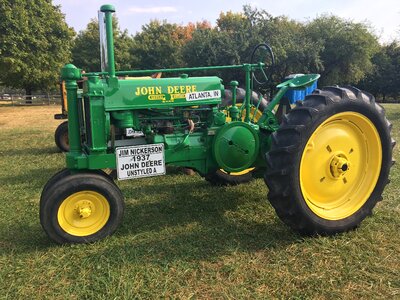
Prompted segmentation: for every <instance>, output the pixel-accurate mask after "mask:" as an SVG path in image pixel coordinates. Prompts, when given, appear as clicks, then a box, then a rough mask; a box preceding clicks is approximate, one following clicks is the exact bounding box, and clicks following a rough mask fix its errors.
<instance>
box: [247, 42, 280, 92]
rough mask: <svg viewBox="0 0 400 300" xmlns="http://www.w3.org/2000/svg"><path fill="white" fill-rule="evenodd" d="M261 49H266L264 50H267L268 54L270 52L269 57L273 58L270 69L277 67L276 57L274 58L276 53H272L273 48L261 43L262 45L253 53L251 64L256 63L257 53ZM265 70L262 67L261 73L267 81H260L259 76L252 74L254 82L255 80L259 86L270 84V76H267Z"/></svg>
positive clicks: (255, 48) (256, 47)
mask: <svg viewBox="0 0 400 300" xmlns="http://www.w3.org/2000/svg"><path fill="white" fill-rule="evenodd" d="M260 48H264V49H266V50H267V52H268V54H269V56H270V58H271V66H270V67H271V68H273V67H274V65H275V56H274V52H272V48H271V47H270V46H269V45H268V44H267V43H261V44H258V45H257V46H255V47H254V49H253V52H252V53H251V58H250V63H251V64H253V63H254V57H255V54H256V53H257V51H258V50H259V49H260ZM264 68H265V67H264ZM264 68H263V67H260V71H261V73H262V75H263V76H264V78H265V81H260V80H258V78H257V76H256V75H255V73H254V72H253V74H252V78H253V80H254V81H255V82H257V84H259V85H264V84H266V83H267V82H268V76H267V74H266V73H265V70H264Z"/></svg>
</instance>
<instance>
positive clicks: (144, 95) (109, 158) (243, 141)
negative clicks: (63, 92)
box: [61, 5, 316, 175]
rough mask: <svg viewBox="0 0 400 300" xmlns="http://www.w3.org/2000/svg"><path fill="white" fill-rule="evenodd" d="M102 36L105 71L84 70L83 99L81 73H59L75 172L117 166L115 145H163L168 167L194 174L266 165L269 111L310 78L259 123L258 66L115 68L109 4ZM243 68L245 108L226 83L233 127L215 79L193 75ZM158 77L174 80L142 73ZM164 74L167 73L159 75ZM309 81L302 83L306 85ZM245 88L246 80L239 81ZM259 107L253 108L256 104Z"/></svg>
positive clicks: (271, 126)
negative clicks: (135, 133)
mask: <svg viewBox="0 0 400 300" xmlns="http://www.w3.org/2000/svg"><path fill="white" fill-rule="evenodd" d="M101 11H102V12H103V13H104V14H105V22H106V35H107V55H108V56H107V58H108V69H107V72H98V73H86V74H85V77H87V80H85V81H84V86H83V91H82V95H80V96H79V97H78V92H77V84H76V81H77V80H79V79H81V77H82V74H81V70H80V69H77V68H76V67H75V66H73V65H71V64H67V65H65V67H64V68H63V69H62V70H61V77H62V78H63V80H65V81H66V87H67V94H68V109H69V112H68V120H69V140H70V147H71V151H70V152H69V153H68V154H67V157H66V163H67V167H68V168H70V169H72V170H73V171H74V172H78V171H81V170H85V169H104V168H116V157H115V148H116V145H117V144H118V145H122V146H124V145H125V146H129V145H132V143H133V144H135V145H143V144H157V143H163V144H164V149H165V150H164V151H165V153H164V154H165V162H166V163H167V164H174V165H176V166H184V167H189V168H193V169H196V170H197V171H198V172H199V173H200V174H202V175H205V174H207V173H209V172H212V171H215V170H217V169H220V168H222V169H224V170H226V171H227V172H240V171H242V170H244V169H247V168H249V167H265V161H264V158H263V154H264V153H266V152H267V151H268V150H269V148H270V144H271V140H270V134H271V133H272V132H274V131H275V130H277V129H278V127H279V124H278V122H277V120H276V118H275V116H274V114H273V113H272V110H273V109H274V108H275V106H276V105H278V104H279V102H280V100H281V98H282V96H283V94H284V93H285V91H286V90H288V89H290V88H295V87H298V85H300V84H305V82H306V81H307V80H308V81H310V80H312V79H313V80H316V79H314V77H313V78H311V77H310V78H307V80H306V79H302V78H300V79H297V81H296V82H291V83H293V84H294V85H296V84H297V86H295V87H292V86H291V84H290V83H289V84H285V85H282V86H281V87H280V88H281V89H280V91H279V92H278V93H277V95H276V96H275V97H274V99H273V100H272V101H271V103H270V104H269V105H268V108H267V110H265V111H264V114H263V115H262V117H261V118H260V120H258V121H257V124H255V123H254V122H255V121H254V115H253V116H251V115H250V111H251V108H252V103H250V99H251V98H250V96H251V93H252V87H251V77H252V74H253V72H254V71H255V70H259V69H262V68H263V67H264V64H263V63H257V64H242V65H228V66H207V67H197V68H172V69H156V70H130V71H117V72H116V71H115V63H114V45H113V37H112V13H113V12H114V11H115V9H114V7H113V6H112V5H103V6H102V7H101ZM222 69H235V70H237V69H240V70H242V71H243V72H244V75H245V76H244V77H245V82H244V86H245V90H246V96H245V101H244V104H243V106H242V109H245V110H246V114H245V116H244V121H242V120H241V118H240V115H241V114H240V113H241V111H240V110H239V108H238V107H237V106H236V88H237V86H238V85H239V83H238V82H237V81H233V82H231V86H232V90H233V99H232V104H233V105H232V106H231V107H230V109H229V116H230V117H231V120H232V121H231V122H229V123H227V122H226V120H227V116H226V111H225V110H224V109H225V108H224V107H222V105H221V100H222V97H223V95H224V91H225V87H224V86H223V84H222V81H221V79H220V78H218V77H216V76H205V77H191V76H190V74H191V73H192V72H195V71H212V70H222ZM157 72H162V73H163V74H169V73H178V74H179V73H180V74H181V75H180V76H179V77H172V78H159V79H153V78H150V77H139V78H133V79H132V78H126V79H124V78H121V76H146V75H149V74H153V73H157ZM164 76H165V75H164ZM308 83H309V82H307V84H308ZM242 84H243V83H242ZM255 108H256V109H257V108H258V107H255ZM125 128H133V129H134V130H141V131H142V132H143V133H144V134H145V137H144V138H142V139H129V138H126V137H125V136H124V135H122V134H123V132H124V130H125Z"/></svg>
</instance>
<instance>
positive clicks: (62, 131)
mask: <svg viewBox="0 0 400 300" xmlns="http://www.w3.org/2000/svg"><path fill="white" fill-rule="evenodd" d="M54 141H55V142H56V145H57V147H58V149H60V150H61V151H62V152H68V151H69V141H68V121H64V122H62V123H61V124H60V125H58V127H57V129H56V132H55V133H54Z"/></svg>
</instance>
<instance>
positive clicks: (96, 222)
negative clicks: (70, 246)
mask: <svg viewBox="0 0 400 300" xmlns="http://www.w3.org/2000/svg"><path fill="white" fill-rule="evenodd" d="M109 217H110V205H109V203H108V201H107V199H106V198H105V197H104V196H103V195H101V194H99V193H97V192H94V191H81V192H77V193H74V194H72V195H71V196H69V197H68V198H66V199H65V200H64V201H63V202H62V203H61V205H60V208H59V209H58V213H57V219H58V224H59V225H60V227H61V228H62V229H63V230H64V231H65V232H67V233H69V234H71V235H75V236H88V235H91V234H94V233H96V232H98V231H99V230H100V229H101V228H103V227H104V225H105V224H106V223H107V221H108V219H109Z"/></svg>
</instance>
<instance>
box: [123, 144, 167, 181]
mask: <svg viewBox="0 0 400 300" xmlns="http://www.w3.org/2000/svg"><path fill="white" fill-rule="evenodd" d="M115 152H116V155H117V174H118V180H125V179H134V178H140V177H151V176H158V175H164V174H165V159H164V144H149V145H140V146H131V147H119V148H116V149H115Z"/></svg>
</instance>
